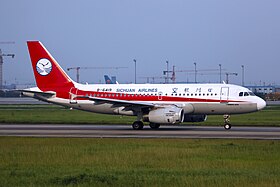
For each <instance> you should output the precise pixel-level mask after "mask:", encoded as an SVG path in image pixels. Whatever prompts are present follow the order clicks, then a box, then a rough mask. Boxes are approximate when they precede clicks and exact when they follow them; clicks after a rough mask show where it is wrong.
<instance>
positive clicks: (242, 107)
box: [21, 41, 266, 130]
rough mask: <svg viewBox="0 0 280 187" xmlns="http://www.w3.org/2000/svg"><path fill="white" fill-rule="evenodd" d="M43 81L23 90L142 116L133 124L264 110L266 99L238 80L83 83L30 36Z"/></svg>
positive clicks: (85, 106)
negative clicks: (235, 81)
mask: <svg viewBox="0 0 280 187" xmlns="http://www.w3.org/2000/svg"><path fill="white" fill-rule="evenodd" d="M27 46H28V50H29V54H30V59H31V64H32V68H33V72H34V76H35V79H36V84H37V87H32V88H28V89H24V90H21V92H22V94H23V95H26V96H30V97H34V98H36V99H38V100H42V101H45V102H49V103H53V104H57V105H62V106H65V107H69V108H73V109H78V110H83V111H89V112H95V113H102V114H112V115H128V116H136V120H135V121H134V122H133V124H132V127H133V129H135V130H141V129H143V127H144V123H143V122H149V126H150V127H151V128H152V129H158V128H159V127H160V125H163V124H165V125H174V124H180V123H182V122H203V121H205V120H206V119H207V115H223V118H224V128H225V129H226V130H229V129H230V128H231V124H230V120H229V119H230V115H232V114H243V113H250V112H256V111H259V110H262V109H263V108H264V107H265V106H266V102H265V101H264V100H263V99H261V98H259V97H257V96H256V95H254V93H253V92H251V91H250V90H249V89H247V88H245V87H242V86H238V85H233V84H225V83H224V84H210V83H209V84H80V83H77V82H75V81H73V80H72V79H71V78H70V77H69V76H68V75H67V74H66V73H65V71H64V70H63V69H62V68H61V67H60V65H59V64H58V63H57V61H56V60H55V59H54V58H53V57H52V55H51V54H50V53H49V52H48V51H47V49H46V48H45V47H44V45H43V44H42V43H41V42H40V41H28V42H27Z"/></svg>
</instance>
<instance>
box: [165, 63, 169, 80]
mask: <svg viewBox="0 0 280 187" xmlns="http://www.w3.org/2000/svg"><path fill="white" fill-rule="evenodd" d="M168 64H169V62H168V60H166V70H167V71H166V83H167V84H168V82H169V77H168V73H169V66H168Z"/></svg>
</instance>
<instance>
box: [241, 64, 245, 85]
mask: <svg viewBox="0 0 280 187" xmlns="http://www.w3.org/2000/svg"><path fill="white" fill-rule="evenodd" d="M241 68H242V86H244V65H242V66H241Z"/></svg>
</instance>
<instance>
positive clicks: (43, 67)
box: [36, 58, 52, 76]
mask: <svg viewBox="0 0 280 187" xmlns="http://www.w3.org/2000/svg"><path fill="white" fill-rule="evenodd" d="M36 70H37V72H38V73H39V74H40V75H42V76H46V75H48V74H49V73H50V72H51V71H52V63H51V62H50V61H49V60H48V59H46V58H42V59H40V60H39V61H38V62H37V64H36Z"/></svg>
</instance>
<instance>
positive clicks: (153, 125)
mask: <svg viewBox="0 0 280 187" xmlns="http://www.w3.org/2000/svg"><path fill="white" fill-rule="evenodd" d="M150 127H151V129H158V128H159V127H160V124H158V123H150Z"/></svg>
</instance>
